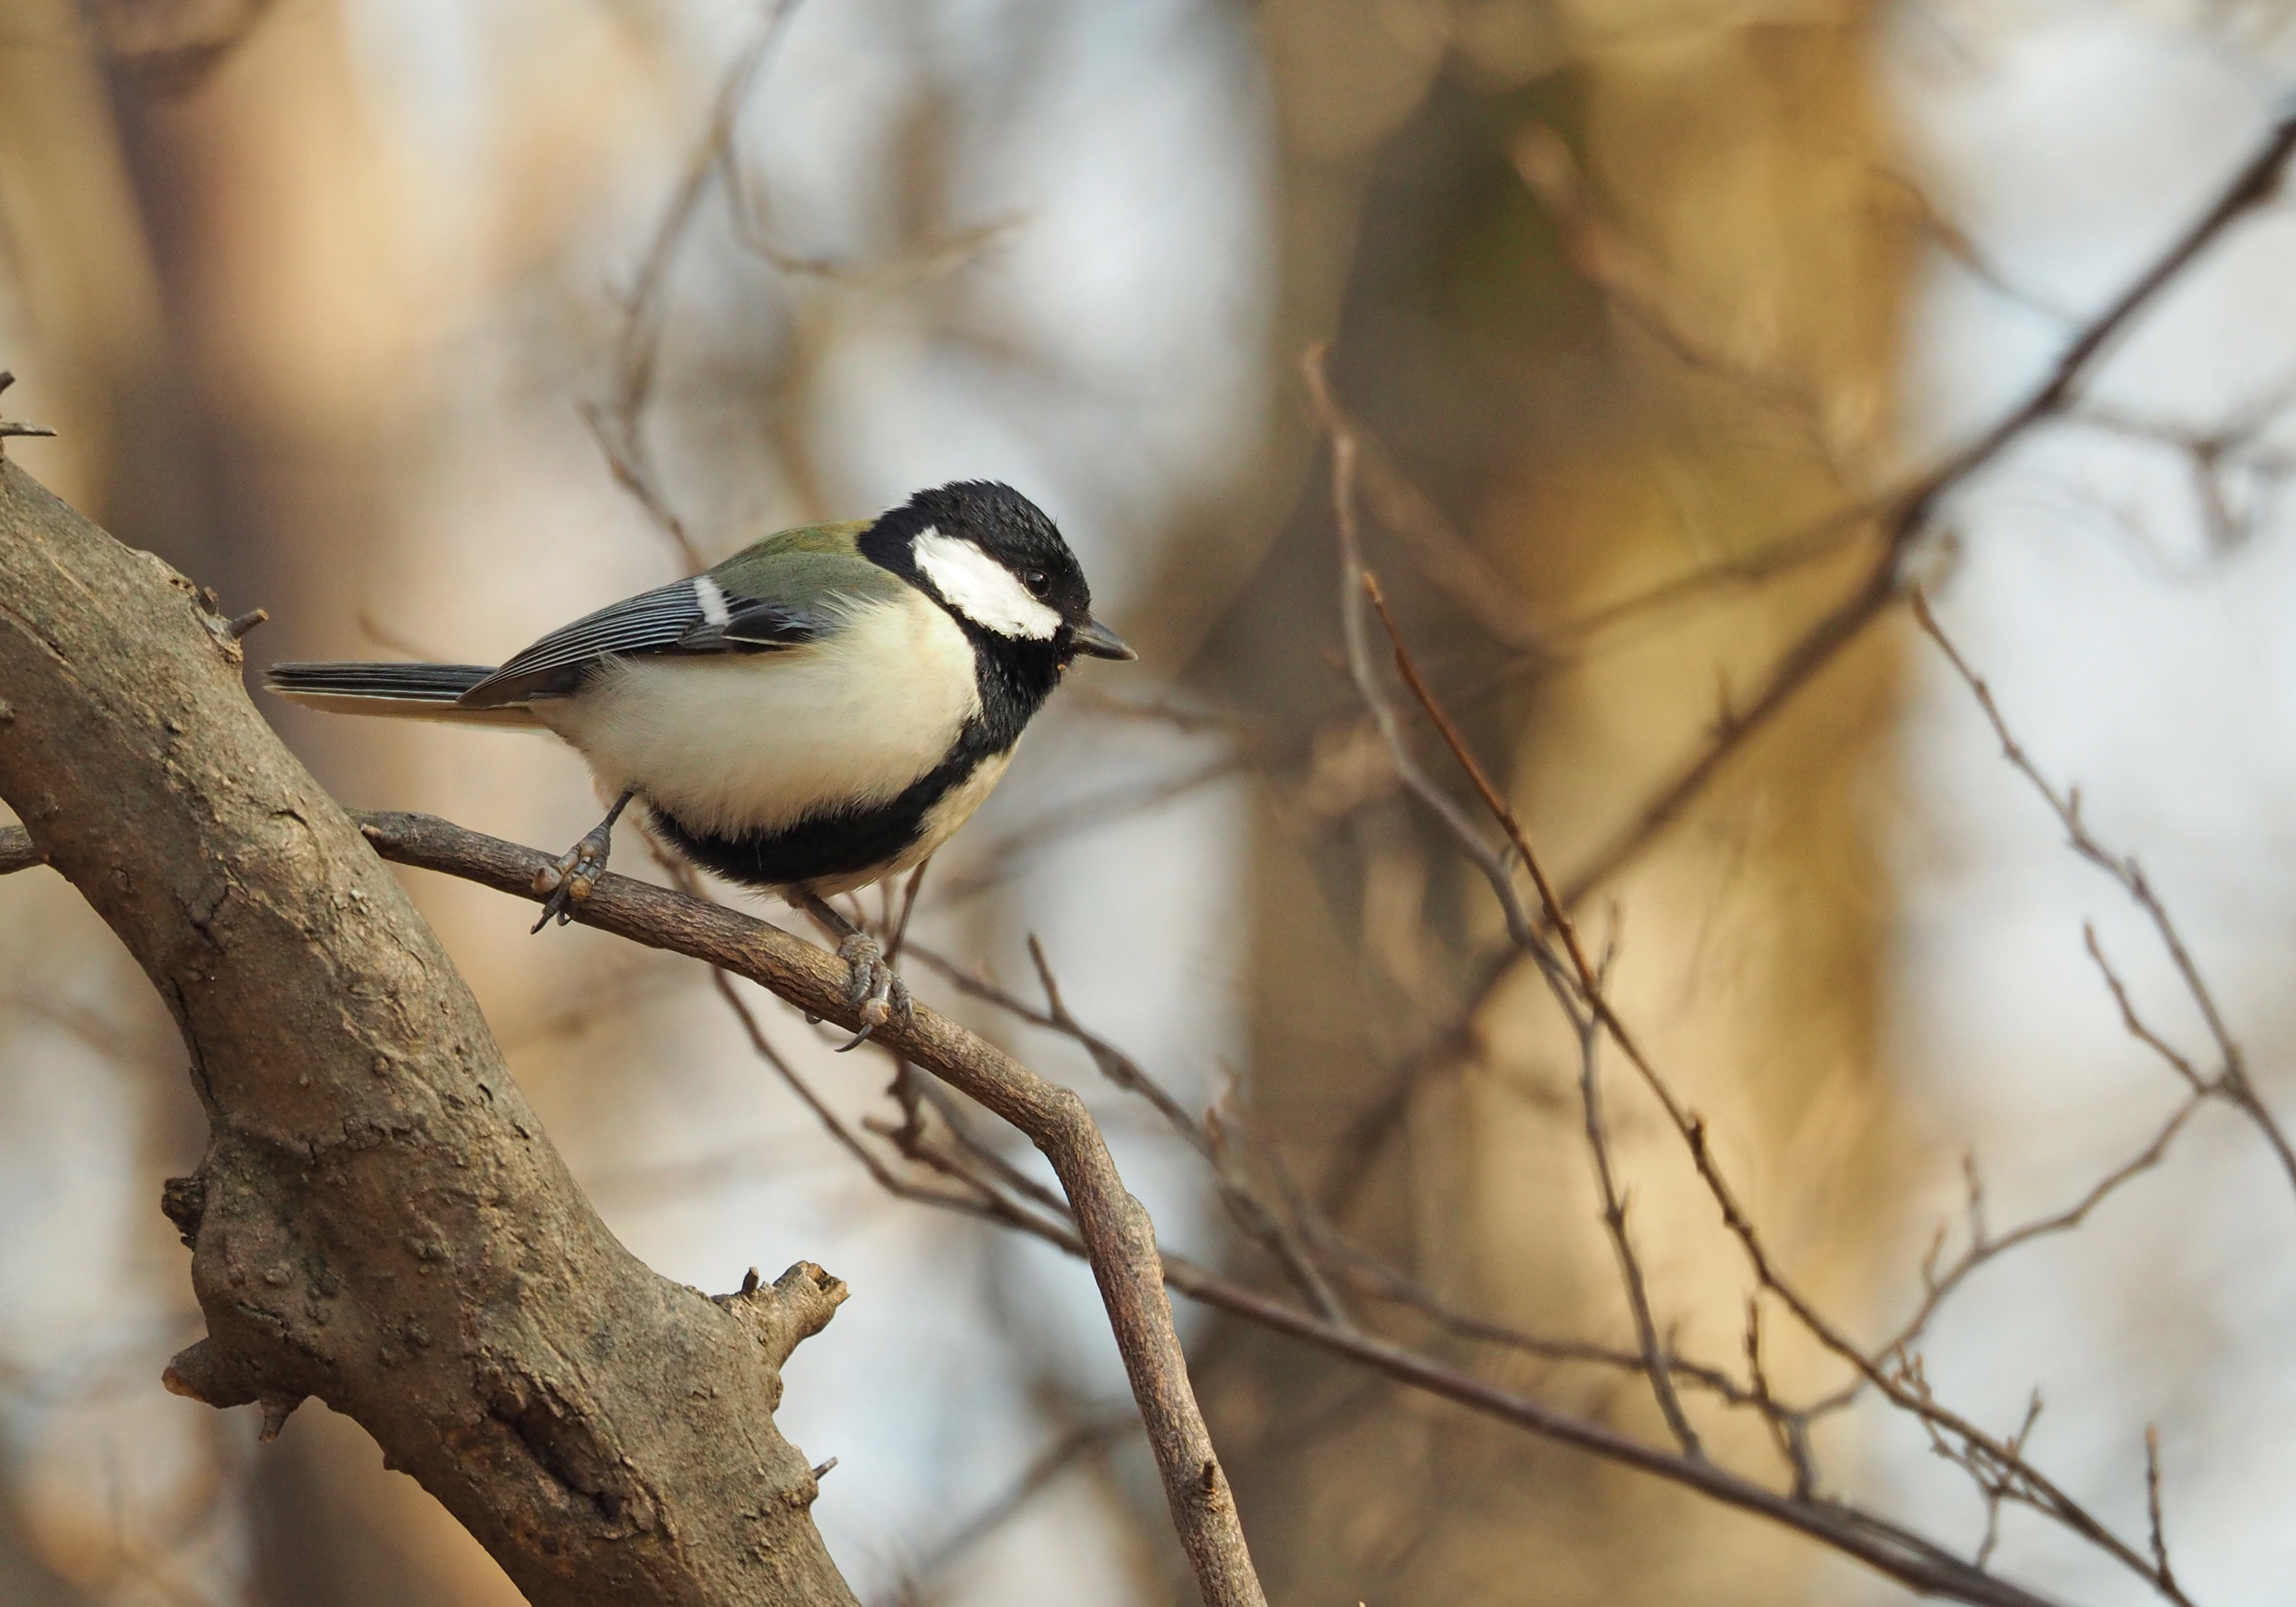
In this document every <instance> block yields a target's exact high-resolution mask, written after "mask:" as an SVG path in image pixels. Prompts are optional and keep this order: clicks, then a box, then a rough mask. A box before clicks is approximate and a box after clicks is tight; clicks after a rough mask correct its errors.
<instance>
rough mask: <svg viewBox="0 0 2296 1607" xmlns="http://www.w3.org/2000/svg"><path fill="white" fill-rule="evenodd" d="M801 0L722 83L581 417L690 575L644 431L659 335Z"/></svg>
mask: <svg viewBox="0 0 2296 1607" xmlns="http://www.w3.org/2000/svg"><path fill="white" fill-rule="evenodd" d="M798 4H799V0H767V4H766V5H765V6H764V8H763V9H762V10H761V11H760V12H759V14H758V24H757V27H756V29H755V30H754V31H753V32H752V33H751V34H750V40H749V42H748V43H747V44H746V45H743V46H742V49H741V51H740V52H739V53H737V54H736V55H735V56H734V60H733V62H732V63H731V65H729V66H728V67H727V68H726V75H725V77H724V78H722V79H720V80H719V82H718V86H717V95H716V97H715V98H714V100H713V101H712V102H711V105H710V111H709V122H708V123H707V124H705V125H704V126H703V130H702V136H701V139H700V140H699V141H698V142H697V143H695V145H694V148H693V152H692V154H690V155H689V156H688V157H687V158H686V163H685V172H684V174H683V175H682V176H681V177H680V178H679V180H678V184H677V188H676V190H675V191H673V192H672V193H671V195H670V201H669V205H668V208H667V209H665V210H664V211H663V214H662V219H661V222H660V225H659V226H657V227H656V229H655V230H654V234H653V239H652V243H651V244H650V245H649V246H648V247H647V249H646V254H645V259H644V261H643V262H642V263H641V264H640V265H639V266H638V272H637V277H636V278H635V280H634V281H633V282H632V283H631V286H630V290H629V294H628V296H627V299H626V301H625V303H624V316H623V321H622V332H621V338H620V339H619V340H618V341H617V342H616V344H615V348H614V378H613V390H612V393H611V396H610V397H609V398H608V399H607V400H606V401H605V402H603V403H600V404H594V405H590V406H585V407H584V408H583V410H582V411H583V417H584V418H585V419H586V420H587V421H588V422H589V425H590V428H591V430H592V431H593V432H594V434H595V435H596V436H597V438H598V445H599V447H600V448H601V449H602V450H603V452H604V453H605V455H606V463H607V466H608V468H610V469H611V471H613V476H614V480H615V481H616V483H618V484H619V485H620V486H621V488H623V489H624V490H626V491H627V492H628V493H629V494H630V495H631V496H635V498H637V500H638V503H639V505H640V506H642V507H644V509H645V511H646V512H647V513H648V514H649V515H650V516H651V517H652V520H653V521H654V523H655V525H656V526H658V527H659V528H660V530H661V532H662V534H663V535H664V536H666V537H668V539H669V542H670V545H672V546H673V547H675V548H676V553H677V557H678V560H679V562H681V563H683V564H684V565H685V570H686V572H688V573H693V572H697V571H699V570H702V569H705V568H707V567H708V562H707V560H705V559H704V558H703V556H702V554H701V549H700V548H699V547H697V546H695V545H694V544H693V537H691V536H690V535H688V534H687V532H686V529H685V521H683V520H681V519H680V518H679V517H678V515H677V512H676V510H675V509H674V508H672V507H671V506H670V504H669V502H668V497H667V496H666V495H665V494H664V493H663V491H662V489H661V486H660V480H659V478H658V477H657V476H656V474H655V473H654V468H653V454H652V448H651V447H649V446H648V445H647V442H646V437H645V430H644V414H645V409H646V404H647V403H648V402H649V401H650V400H651V399H652V395H653V389H654V380H655V376H656V373H657V372H658V370H659V367H660V357H661V332H662V324H663V320H664V318H665V317H666V316H667V308H666V307H665V306H664V301H665V299H666V297H667V296H668V285H669V279H670V275H671V273H672V271H673V269H674V268H675V267H676V262H677V257H678V253H679V252H680V251H682V250H684V249H685V241H686V236H687V234H689V233H690V232H691V230H692V228H693V220H694V218H695V217H696V216H697V215H698V214H699V213H700V211H701V203H702V201H703V200H704V199H705V198H707V196H708V195H709V191H710V188H711V186H712V184H715V183H716V182H717V181H718V180H719V179H720V178H721V177H723V176H725V174H726V171H727V169H728V168H729V166H730V164H731V162H732V160H733V154H734V134H735V132H736V131H737V129H738V128H739V127H740V124H741V119H742V107H743V106H744V105H746V104H747V103H748V102H749V99H750V92H751V90H753V89H754V88H755V87H756V86H757V83H758V78H759V77H760V76H761V75H762V74H763V73H764V71H765V70H766V67H767V63H769V62H770V61H772V60H773V57H774V53H775V50H776V49H778V47H779V46H780V44H781V41H782V39H783V37H785V36H786V34H787V32H788V29H789V24H790V22H791V20H792V19H793V18H794V17H795V16H796V14H797V8H798Z"/></svg>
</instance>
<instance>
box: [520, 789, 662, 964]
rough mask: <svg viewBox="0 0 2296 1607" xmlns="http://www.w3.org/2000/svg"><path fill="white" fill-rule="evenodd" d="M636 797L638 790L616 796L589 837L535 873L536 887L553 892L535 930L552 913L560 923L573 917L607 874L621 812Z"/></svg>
mask: <svg viewBox="0 0 2296 1607" xmlns="http://www.w3.org/2000/svg"><path fill="white" fill-rule="evenodd" d="M636 796H637V794H636V793H635V792H625V793H623V794H622V795H621V796H620V797H619V798H618V799H614V807H613V808H611V809H609V810H607V811H606V818H605V819H603V820H602V821H600V822H599V823H598V824H596V825H594V826H593V827H591V828H590V833H589V835H588V836H586V837H585V838H583V839H582V840H581V841H579V842H578V843H576V844H575V845H574V846H573V847H572V848H570V849H567V850H566V851H565V852H564V853H562V854H561V855H559V856H558V859H557V862H556V863H555V864H553V865H544V866H543V867H542V868H541V869H540V870H538V871H537V872H535V873H534V890H535V891H536V892H537V893H548V894H549V895H550V897H549V898H547V899H546V900H545V902H544V904H543V906H542V919H541V920H539V921H537V922H535V923H534V931H541V930H542V929H543V928H544V927H545V926H547V925H549V924H550V917H551V916H553V915H555V916H557V917H558V924H559V925H561V926H563V925H565V924H566V923H567V922H569V921H571V920H572V919H573V918H574V906H576V905H578V904H579V903H581V902H582V900H583V899H585V898H588V897H589V896H590V890H591V889H592V888H594V887H595V886H597V885H598V878H599V877H600V876H602V875H603V874H604V873H605V870H606V856H607V855H608V854H609V853H611V851H612V850H613V847H614V822H615V821H617V820H619V819H620V818H621V815H622V811H623V810H624V809H627V808H629V805H630V799H633V798H635V797H636Z"/></svg>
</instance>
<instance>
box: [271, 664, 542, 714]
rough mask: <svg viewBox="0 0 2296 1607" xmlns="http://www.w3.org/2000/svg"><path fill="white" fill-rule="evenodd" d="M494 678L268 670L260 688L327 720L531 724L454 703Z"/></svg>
mask: <svg viewBox="0 0 2296 1607" xmlns="http://www.w3.org/2000/svg"><path fill="white" fill-rule="evenodd" d="M492 674H494V666H492V665H490V664H274V665H273V666H272V667H271V668H269V669H268V670H266V671H265V672H264V676H263V684H264V685H265V686H266V688H267V689H268V690H270V691H272V692H275V693H278V694H279V695H280V696H281V697H283V698H285V699H287V700H288V701H290V702H295V703H300V704H302V705H303V706H304V707H305V708H307V709H325V710H326V711H327V712H328V713H330V714H379V715H387V716H390V717H396V718H398V719H415V720H447V721H451V722H453V723H455V724H456V725H464V726H529V727H531V726H534V725H535V724H536V721H535V718H534V717H533V715H531V714H530V713H529V712H528V711H527V710H526V709H525V708H523V707H522V706H521V705H517V704H511V705H508V706H505V707H500V708H494V709H464V708H462V707H460V706H459V705H457V704H456V702H455V699H457V698H459V697H461V696H462V695H463V693H466V692H468V691H469V690H470V689H471V687H473V686H475V685H478V684H479V683H480V681H483V680H485V679H486V678H487V677H488V676H490V675H492Z"/></svg>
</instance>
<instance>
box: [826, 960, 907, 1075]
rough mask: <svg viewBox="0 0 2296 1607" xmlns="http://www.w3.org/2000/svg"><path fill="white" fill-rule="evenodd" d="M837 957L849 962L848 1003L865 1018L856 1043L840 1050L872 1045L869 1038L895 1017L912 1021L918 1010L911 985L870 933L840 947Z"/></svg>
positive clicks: (840, 1052) (846, 994)
mask: <svg viewBox="0 0 2296 1607" xmlns="http://www.w3.org/2000/svg"><path fill="white" fill-rule="evenodd" d="M837 957H838V958H839V959H840V960H842V961H844V962H845V964H846V968H847V970H848V972H849V978H848V980H847V982H846V984H845V999H846V1002H847V1003H848V1004H851V1005H852V1006H853V1009H854V1013H856V1014H857V1015H858V1016H859V1017H860V1018H861V1030H860V1031H858V1032H857V1033H855V1034H854V1035H853V1041H852V1042H850V1043H849V1044H847V1045H844V1046H843V1047H842V1048H840V1049H839V1050H838V1053H839V1054H844V1053H845V1052H846V1051H847V1050H849V1049H858V1048H859V1047H860V1046H861V1045H864V1044H865V1043H867V1042H868V1041H869V1035H870V1034H871V1033H873V1032H874V1031H876V1030H877V1029H878V1028H880V1027H881V1026H883V1025H884V1024H885V1023H886V1022H887V1021H890V1020H892V1018H893V1017H895V1016H897V1015H898V1016H899V1017H900V1018H901V1019H902V1020H903V1021H909V1020H911V1019H913V1018H914V1014H915V1006H914V1004H912V1003H911V1002H910V999H909V985H908V984H907V983H906V982H904V981H903V980H901V975H900V972H897V971H895V970H894V969H893V967H892V965H891V964H890V963H889V962H888V961H887V960H886V958H885V951H884V949H883V948H882V947H881V946H880V945H879V944H878V942H877V939H874V938H873V937H871V936H870V935H869V934H868V933H867V932H865V931H857V932H853V933H851V934H849V936H847V937H846V939H844V941H842V942H840V944H838V946H837Z"/></svg>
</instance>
